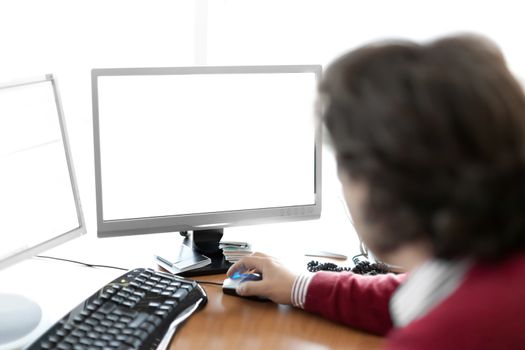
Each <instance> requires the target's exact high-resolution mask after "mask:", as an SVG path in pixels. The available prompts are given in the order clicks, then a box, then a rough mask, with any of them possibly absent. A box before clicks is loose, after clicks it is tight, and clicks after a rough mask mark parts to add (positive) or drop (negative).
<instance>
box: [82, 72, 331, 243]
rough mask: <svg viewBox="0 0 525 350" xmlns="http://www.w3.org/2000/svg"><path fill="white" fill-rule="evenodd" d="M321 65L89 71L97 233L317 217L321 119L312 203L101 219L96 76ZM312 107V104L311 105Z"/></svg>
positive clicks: (192, 228) (318, 75)
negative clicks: (313, 201) (313, 200)
mask: <svg viewBox="0 0 525 350" xmlns="http://www.w3.org/2000/svg"><path fill="white" fill-rule="evenodd" d="M321 72H322V68H321V66H320V65H278V66H275V65H274V66H222V67H209V66H202V67H159V68H101V69H93V70H92V71H91V86H92V102H93V137H94V151H95V185H96V203H97V234H98V236H99V237H114V236H122V235H135V234H145V233H160V232H176V231H195V230H203V229H220V228H225V227H230V226H241V225H253V224H263V223H273V222H286V221H298V220H309V219H317V218H319V217H320V215H321V153H322V152H321V147H322V140H321V135H322V132H321V129H322V126H321V121H320V120H316V121H315V123H316V124H315V140H314V143H315V151H314V152H315V165H314V168H315V170H314V171H315V179H314V182H315V184H314V186H315V187H314V188H315V203H314V204H310V205H296V206H286V207H272V208H259V209H245V210H233V211H221V212H211V213H196V214H182V215H169V216H155V217H142V218H124V219H118V220H104V219H103V203H102V201H103V196H102V191H103V185H102V176H101V149H100V128H99V108H98V77H104V76H133V75H188V74H246V73H250V74H251V73H253V74H259V73H314V74H315V77H316V80H317V81H319V80H320V78H321ZM312 109H313V106H312Z"/></svg>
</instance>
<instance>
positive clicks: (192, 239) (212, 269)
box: [178, 229, 232, 277]
mask: <svg viewBox="0 0 525 350" xmlns="http://www.w3.org/2000/svg"><path fill="white" fill-rule="evenodd" d="M223 233H224V230H223V229H214V230H196V231H193V232H192V233H188V232H187V231H184V232H181V233H180V234H181V235H182V236H184V237H185V238H184V242H183V244H186V245H187V246H188V247H192V249H193V251H194V252H195V253H196V254H204V255H206V256H207V257H208V258H210V259H211V264H209V265H206V266H204V267H201V268H198V269H193V270H189V271H184V272H181V273H179V274H178V275H179V276H182V277H191V276H204V275H218V274H223V273H226V271H228V269H229V268H230V266H232V263H230V262H229V261H227V260H226V258H225V257H224V255H223V254H222V250H221V249H220V248H219V242H220V241H221V238H222V235H223Z"/></svg>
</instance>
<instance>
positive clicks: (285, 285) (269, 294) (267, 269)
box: [227, 253, 296, 304]
mask: <svg viewBox="0 0 525 350" xmlns="http://www.w3.org/2000/svg"><path fill="white" fill-rule="evenodd" d="M254 270H255V272H257V273H260V274H261V275H262V280H260V281H249V282H243V283H240V284H239V286H238V287H237V290H236V292H237V294H239V295H241V296H254V295H256V296H262V297H266V298H268V299H270V300H272V301H273V302H275V303H278V304H291V303H292V300H291V299H292V286H293V284H294V281H295V278H296V275H295V274H293V273H291V272H290V271H288V269H286V268H285V267H284V266H283V265H282V264H281V263H280V262H279V261H278V260H276V259H274V258H272V257H270V256H268V255H265V254H262V253H254V254H252V255H250V256H247V257H244V258H242V259H241V260H239V261H237V262H236V263H235V264H233V265H232V266H231V267H230V269H229V270H228V273H227V275H228V277H231V276H232V275H233V273H234V272H236V271H239V272H241V273H244V272H249V271H252V272H253V271H254Z"/></svg>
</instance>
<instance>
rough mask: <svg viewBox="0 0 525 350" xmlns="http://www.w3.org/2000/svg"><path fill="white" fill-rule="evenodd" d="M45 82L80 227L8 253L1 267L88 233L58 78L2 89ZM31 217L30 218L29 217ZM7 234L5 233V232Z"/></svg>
mask: <svg viewBox="0 0 525 350" xmlns="http://www.w3.org/2000/svg"><path fill="white" fill-rule="evenodd" d="M44 82H50V83H51V85H52V88H53V94H54V98H55V104H56V107H57V115H58V119H59V124H60V132H61V134H62V142H63V145H64V150H65V155H66V162H67V166H68V170H69V179H70V181H71V187H72V191H73V197H74V200H75V207H76V211H77V218H78V225H79V226H78V227H77V228H75V229H72V230H70V231H67V232H61V233H58V234H57V236H55V237H53V238H51V239H48V240H46V241H43V242H41V243H39V244H37V245H35V246H32V247H29V248H27V249H24V250H22V251H18V252H15V253H13V254H11V255H8V256H6V257H4V258H3V259H1V260H0V269H3V268H6V267H8V266H11V265H13V264H15V263H17V262H19V261H21V260H24V259H27V258H30V257H32V256H34V255H37V254H39V253H41V252H43V251H45V250H48V249H51V248H53V247H56V246H58V245H60V244H62V243H65V242H67V241H69V240H71V239H73V238H76V237H79V236H81V235H83V234H85V233H86V225H85V221H84V214H83V212H82V205H81V203H80V195H79V192H78V186H77V180H76V175H75V168H74V166H73V159H72V156H71V149H70V146H69V138H68V133H67V127H66V120H65V118H64V111H63V109H62V102H61V100H60V93H59V89H58V84H57V80H56V78H55V77H54V76H53V74H46V75H44V76H40V77H36V78H31V79H24V80H17V81H13V82H10V83H5V84H0V90H1V89H7V88H13V87H19V86H23V85H31V84H39V83H44ZM28 219H30V218H28ZM3 234H5V233H3Z"/></svg>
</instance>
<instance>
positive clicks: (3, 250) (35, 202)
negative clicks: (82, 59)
mask: <svg viewBox="0 0 525 350" xmlns="http://www.w3.org/2000/svg"><path fill="white" fill-rule="evenodd" d="M0 116H1V117H0V193H1V195H0V212H1V213H2V214H1V217H2V219H1V220H0V269H4V268H6V267H8V266H10V265H12V264H15V263H17V262H19V261H20V260H22V259H25V258H28V257H31V256H33V255H35V254H38V253H40V252H42V251H44V250H46V249H49V248H52V247H54V246H56V245H58V244H61V243H64V242H66V241H68V240H70V239H72V238H74V237H78V236H80V235H81V234H83V233H85V232H86V231H85V225H84V218H83V215H82V210H81V207H80V199H79V195H78V190H77V184H76V181H75V173H74V169H73V163H72V160H71V153H70V150H69V142H68V138H67V131H66V125H65V121H64V116H63V113H62V107H61V103H60V97H59V92H58V88H57V84H56V80H55V78H54V77H53V75H46V76H42V77H38V78H34V79H28V80H23V81H16V82H11V83H6V84H1V85H0ZM13 283H16V281H2V283H1V284H0V348H3V347H4V346H8V345H7V344H12V343H13V342H16V341H17V339H20V338H23V337H24V336H25V335H26V334H28V333H30V332H31V330H32V329H34V328H35V327H36V326H37V325H38V323H39V322H40V316H41V312H40V308H39V306H38V305H37V304H36V303H34V302H32V301H31V300H29V299H27V298H25V297H22V296H21V295H14V294H7V293H5V290H4V288H2V286H6V285H9V284H13Z"/></svg>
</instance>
